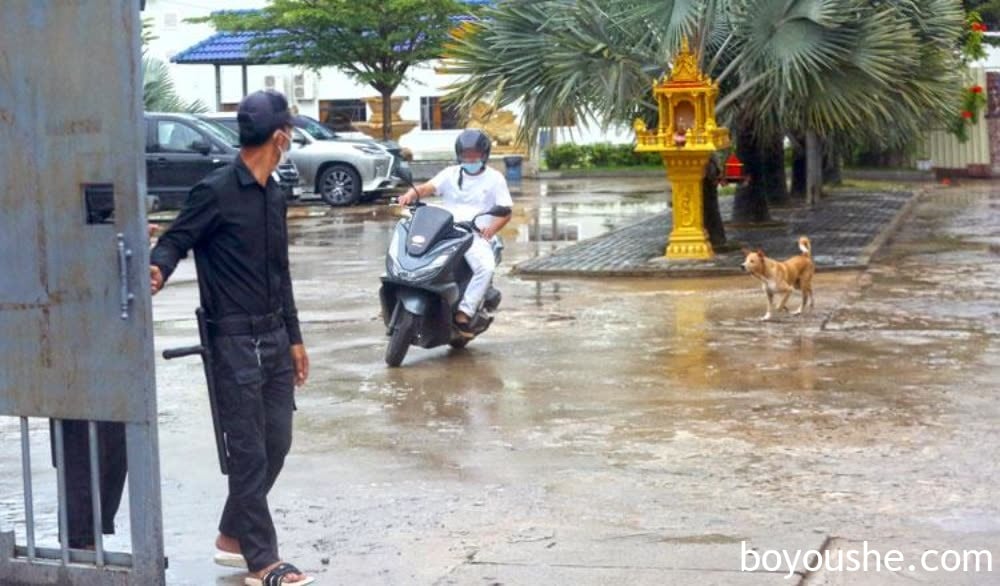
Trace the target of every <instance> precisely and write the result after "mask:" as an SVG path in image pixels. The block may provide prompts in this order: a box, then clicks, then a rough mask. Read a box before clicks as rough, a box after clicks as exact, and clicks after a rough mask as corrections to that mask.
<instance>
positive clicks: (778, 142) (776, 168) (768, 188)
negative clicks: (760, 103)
mask: <svg viewBox="0 0 1000 586" xmlns="http://www.w3.org/2000/svg"><path fill="white" fill-rule="evenodd" d="M761 165H762V169H761V172H762V175H761V182H762V183H763V187H762V189H763V190H764V193H765V194H766V196H767V203H768V205H772V206H783V205H788V202H789V197H788V179H787V176H786V175H785V137H784V136H782V135H780V134H778V135H776V136H774V137H768V138H767V139H766V140H764V141H763V143H762V144H761Z"/></svg>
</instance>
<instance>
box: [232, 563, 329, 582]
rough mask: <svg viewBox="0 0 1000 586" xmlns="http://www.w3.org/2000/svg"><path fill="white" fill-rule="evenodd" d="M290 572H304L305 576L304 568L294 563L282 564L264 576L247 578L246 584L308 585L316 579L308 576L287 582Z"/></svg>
mask: <svg viewBox="0 0 1000 586" xmlns="http://www.w3.org/2000/svg"><path fill="white" fill-rule="evenodd" d="M289 574H302V575H303V576H305V574H304V573H303V572H302V570H300V569H298V568H296V567H295V566H293V565H292V564H280V565H279V566H278V567H276V568H274V569H273V570H271V571H270V572H268V573H267V574H265V575H264V577H263V578H247V579H246V580H245V581H244V584H246V585H247V586H306V585H307V584H312V583H313V582H315V581H316V578H313V577H311V576H306V577H305V579H303V580H299V581H298V582H285V576H287V575H289Z"/></svg>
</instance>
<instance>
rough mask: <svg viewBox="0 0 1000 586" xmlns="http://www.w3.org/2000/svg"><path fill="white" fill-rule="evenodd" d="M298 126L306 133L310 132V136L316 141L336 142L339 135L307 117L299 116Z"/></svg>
mask: <svg viewBox="0 0 1000 586" xmlns="http://www.w3.org/2000/svg"><path fill="white" fill-rule="evenodd" d="M295 123H296V125H297V126H299V127H300V128H302V130H304V131H305V132H308V133H309V135H310V136H312V137H313V138H315V139H316V140H336V139H337V135H336V134H334V133H333V132H332V131H330V129H329V128H327V127H326V126H323V125H322V124H320V123H319V122H316V121H315V120H313V119H312V118H308V117H306V116H299V117H298V118H297V119H296V121H295Z"/></svg>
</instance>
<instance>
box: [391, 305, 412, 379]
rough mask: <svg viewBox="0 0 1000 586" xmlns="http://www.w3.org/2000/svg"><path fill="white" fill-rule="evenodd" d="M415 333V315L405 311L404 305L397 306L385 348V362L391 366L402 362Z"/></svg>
mask: <svg viewBox="0 0 1000 586" xmlns="http://www.w3.org/2000/svg"><path fill="white" fill-rule="evenodd" d="M416 333H417V316H415V315H413V314H412V313H410V312H409V311H407V310H406V308H405V307H398V308H397V310H396V323H395V325H394V327H393V329H392V335H391V336H390V337H389V346H388V347H386V349H385V363H386V364H388V365H389V366H391V367H393V368H395V367H397V366H399V365H400V364H402V363H403V359H404V358H406V351H407V350H409V349H410V343H411V342H413V338H414V336H415V335H416Z"/></svg>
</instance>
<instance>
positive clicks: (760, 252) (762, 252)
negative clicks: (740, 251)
mask: <svg viewBox="0 0 1000 586" xmlns="http://www.w3.org/2000/svg"><path fill="white" fill-rule="evenodd" d="M757 256H759V257H761V258H764V249H763V248H761V247H759V246H758V247H757Z"/></svg>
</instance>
